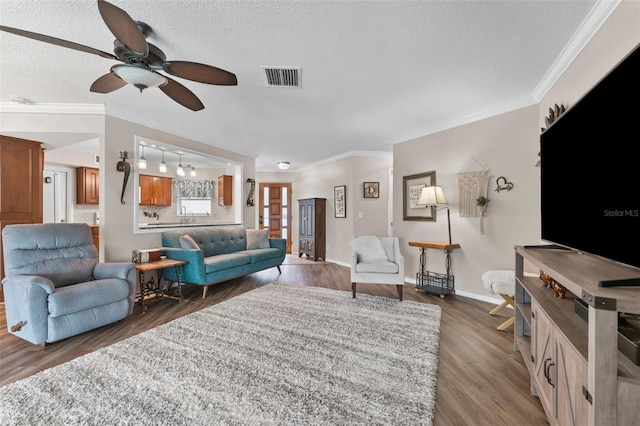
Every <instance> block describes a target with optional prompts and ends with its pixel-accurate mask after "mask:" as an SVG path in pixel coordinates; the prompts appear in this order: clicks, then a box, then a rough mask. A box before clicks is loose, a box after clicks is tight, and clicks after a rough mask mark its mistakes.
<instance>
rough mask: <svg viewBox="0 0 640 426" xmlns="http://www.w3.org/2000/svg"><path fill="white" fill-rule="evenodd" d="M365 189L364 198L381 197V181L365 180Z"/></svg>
mask: <svg viewBox="0 0 640 426" xmlns="http://www.w3.org/2000/svg"><path fill="white" fill-rule="evenodd" d="M363 190H364V193H363V197H364V198H380V182H365V183H364V184H363Z"/></svg>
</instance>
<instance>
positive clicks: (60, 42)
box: [0, 25, 118, 60]
mask: <svg viewBox="0 0 640 426" xmlns="http://www.w3.org/2000/svg"><path fill="white" fill-rule="evenodd" d="M0 30H2V31H6V32H8V33H11V34H16V35H19V36H22V37H27V38H31V39H34V40H38V41H43V42H45V43H51V44H55V45H56V46H62V47H67V48H69V49H73V50H79V51H81V52H86V53H92V54H94V55H98V56H102V57H103V58H107V59H115V60H118V58H116V57H115V56H114V55H112V54H111V53H107V52H103V51H102V50H98V49H94V48H93V47H89V46H84V45H82V44H78V43H74V42H72V41H67V40H62V39H61V38H55V37H51V36H46V35H44V34H38V33H32V32H31V31H25V30H20V29H18V28H11V27H5V26H3V25H0Z"/></svg>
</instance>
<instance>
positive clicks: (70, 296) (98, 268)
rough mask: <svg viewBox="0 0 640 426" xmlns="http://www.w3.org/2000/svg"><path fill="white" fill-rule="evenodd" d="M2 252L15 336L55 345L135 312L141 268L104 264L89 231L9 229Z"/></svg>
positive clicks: (80, 227) (72, 226)
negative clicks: (137, 282) (137, 277)
mask: <svg viewBox="0 0 640 426" xmlns="http://www.w3.org/2000/svg"><path fill="white" fill-rule="evenodd" d="M2 246H3V253H4V267H5V278H4V279H3V280H2V285H3V290H4V297H5V313H6V317H7V328H8V329H9V332H10V333H12V334H14V335H16V336H18V337H20V338H22V339H25V340H27V341H29V342H31V343H33V344H36V345H37V344H41V343H44V344H46V343H52V342H55V341H58V340H62V339H66V338H67V337H71V336H74V335H76V334H80V333H84V332H85V331H89V330H92V329H94V328H98V327H101V326H104V325H107V324H110V323H112V322H115V321H119V320H121V319H123V318H126V317H127V316H128V315H130V314H131V313H132V312H133V306H134V303H135V291H136V274H135V268H134V267H135V264H133V263H125V262H123V263H115V262H114V263H100V262H99V261H98V251H97V249H96V247H95V246H94V245H93V237H92V235H91V229H90V228H89V226H88V225H86V224H80V223H45V224H28V225H7V226H5V227H4V229H3V230H2Z"/></svg>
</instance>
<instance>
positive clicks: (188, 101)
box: [160, 77, 204, 111]
mask: <svg viewBox="0 0 640 426" xmlns="http://www.w3.org/2000/svg"><path fill="white" fill-rule="evenodd" d="M165 78H166V79H167V84H165V85H164V86H160V90H162V91H163V92H164V93H165V95H167V96H169V97H170V98H171V99H173V100H174V101H176V102H177V103H179V104H180V105H182V106H184V107H187V108H189V109H190V110H192V111H200V110H201V109H204V105H203V104H202V102H200V99H198V97H197V96H196V95H194V94H193V92H192V91H191V90H189V89H187V88H186V87H184V86H183V85H182V84H180V83H178V82H177V81H175V80H172V79H170V78H169V77H165Z"/></svg>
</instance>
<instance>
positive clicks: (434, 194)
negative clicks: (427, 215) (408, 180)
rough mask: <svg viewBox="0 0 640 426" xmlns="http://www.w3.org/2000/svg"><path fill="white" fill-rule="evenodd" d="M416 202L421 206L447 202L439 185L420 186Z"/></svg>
mask: <svg viewBox="0 0 640 426" xmlns="http://www.w3.org/2000/svg"><path fill="white" fill-rule="evenodd" d="M418 204H419V205H421V206H427V207H428V206H439V205H444V204H448V203H447V199H446V198H445V197H444V192H443V191H442V187H441V186H426V187H424V188H422V191H421V192H420V197H418Z"/></svg>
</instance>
